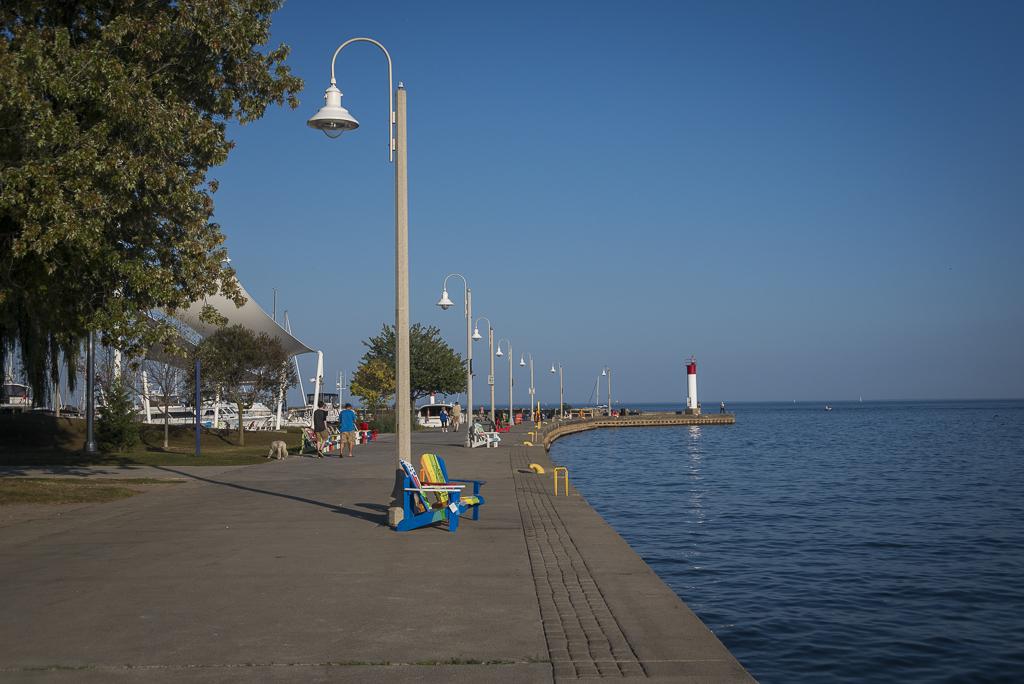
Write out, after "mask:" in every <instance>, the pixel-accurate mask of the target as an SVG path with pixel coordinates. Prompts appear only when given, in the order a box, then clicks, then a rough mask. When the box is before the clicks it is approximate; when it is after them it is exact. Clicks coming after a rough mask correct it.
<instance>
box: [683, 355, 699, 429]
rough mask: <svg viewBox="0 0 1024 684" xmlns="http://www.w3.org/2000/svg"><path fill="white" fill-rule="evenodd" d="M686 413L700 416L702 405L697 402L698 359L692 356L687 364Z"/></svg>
mask: <svg viewBox="0 0 1024 684" xmlns="http://www.w3.org/2000/svg"><path fill="white" fill-rule="evenodd" d="M686 412H687V413H690V414H693V415H696V416H699V415H700V404H699V403H698V402H697V359H695V358H694V357H692V356H691V357H690V360H689V361H687V362H686Z"/></svg>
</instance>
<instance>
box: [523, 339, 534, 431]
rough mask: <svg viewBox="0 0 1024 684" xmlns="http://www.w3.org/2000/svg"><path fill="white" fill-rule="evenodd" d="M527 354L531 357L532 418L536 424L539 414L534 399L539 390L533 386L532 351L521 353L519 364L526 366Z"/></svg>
mask: <svg viewBox="0 0 1024 684" xmlns="http://www.w3.org/2000/svg"><path fill="white" fill-rule="evenodd" d="M526 356H529V357H530V418H531V419H532V420H533V422H534V423H535V424H536V423H537V414H536V413H534V410H535V408H536V406H535V404H534V399H535V398H536V396H537V390H536V388H535V387H534V386H533V354H531V353H530V352H526V353H525V354H520V355H519V365H520V366H525V365H526V360H525V357H526Z"/></svg>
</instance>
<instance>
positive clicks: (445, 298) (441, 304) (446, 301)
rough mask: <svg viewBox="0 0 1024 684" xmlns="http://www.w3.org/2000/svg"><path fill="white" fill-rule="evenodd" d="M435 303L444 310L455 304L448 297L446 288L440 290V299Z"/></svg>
mask: <svg viewBox="0 0 1024 684" xmlns="http://www.w3.org/2000/svg"><path fill="white" fill-rule="evenodd" d="M437 305H438V306H439V307H441V308H442V309H444V310H445V311H447V310H448V309H450V308H452V307H453V306H455V302H453V301H452V300H451V299H449V298H448V290H444V291H442V292H441V301H439V302H438V303H437Z"/></svg>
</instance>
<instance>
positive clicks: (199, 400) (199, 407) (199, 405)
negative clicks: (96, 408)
mask: <svg viewBox="0 0 1024 684" xmlns="http://www.w3.org/2000/svg"><path fill="white" fill-rule="evenodd" d="M199 370H200V362H199V359H196V403H195V407H196V458H198V457H199V455H200V453H201V450H200V447H199V425H200V422H199V421H200V415H201V413H202V408H203V402H202V397H201V395H200V392H199ZM238 420H239V422H241V420H242V416H238Z"/></svg>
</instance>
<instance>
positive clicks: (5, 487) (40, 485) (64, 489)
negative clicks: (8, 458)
mask: <svg viewBox="0 0 1024 684" xmlns="http://www.w3.org/2000/svg"><path fill="white" fill-rule="evenodd" d="M176 482H180V480H154V479H149V478H135V479H102V480H101V479H95V480H90V479H85V478H77V477H5V478H0V506H12V505H15V504H77V503H103V502H107V501H116V500H118V499H126V498H128V497H129V496H135V495H136V494H141V493H142V492H144V491H145V488H146V487H147V486H150V485H165V484H174V483H176Z"/></svg>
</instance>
